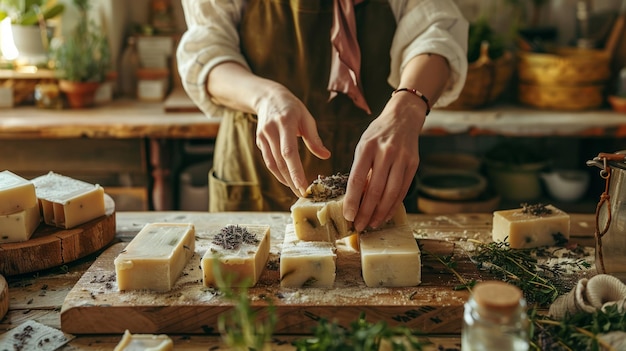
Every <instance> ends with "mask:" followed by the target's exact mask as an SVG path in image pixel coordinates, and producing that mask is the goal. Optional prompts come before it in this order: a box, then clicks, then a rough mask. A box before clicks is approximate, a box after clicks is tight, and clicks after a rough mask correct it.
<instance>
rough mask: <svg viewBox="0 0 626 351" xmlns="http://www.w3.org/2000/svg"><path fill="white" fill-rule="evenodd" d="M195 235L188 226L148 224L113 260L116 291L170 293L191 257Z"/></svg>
mask: <svg viewBox="0 0 626 351" xmlns="http://www.w3.org/2000/svg"><path fill="white" fill-rule="evenodd" d="M195 233H196V231H195V227H194V226H193V224H190V223H150V224H147V225H146V226H145V227H143V228H142V229H141V231H140V232H139V233H138V234H137V236H135V237H134V238H133V240H132V241H131V242H130V243H129V244H128V246H126V249H125V250H123V251H122V252H121V253H120V254H119V255H118V256H117V257H116V258H115V260H114V263H115V273H116V276H117V286H118V288H119V290H120V291H125V290H143V289H146V290H153V291H169V290H171V289H172V287H173V286H174V283H175V282H176V280H177V279H178V277H179V276H180V273H181V272H182V271H183V268H185V266H186V265H187V262H189V259H190V258H191V256H193V254H194V250H195V243H196V241H195Z"/></svg>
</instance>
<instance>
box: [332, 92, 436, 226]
mask: <svg viewBox="0 0 626 351" xmlns="http://www.w3.org/2000/svg"><path fill="white" fill-rule="evenodd" d="M425 114H426V106H425V105H424V103H423V101H420V100H419V98H417V97H416V96H414V95H412V94H408V93H402V94H396V95H395V96H394V97H392V98H391V99H390V100H389V102H388V103H387V105H386V106H385V109H384V110H383V112H382V113H381V114H380V116H378V117H377V118H376V119H375V120H374V121H373V122H372V123H371V124H370V125H369V126H368V128H367V129H366V130H365V132H364V133H363V135H362V136H361V139H360V140H359V143H358V144H357V146H356V150H355V154H354V162H353V164H352V169H351V170H350V176H349V178H348V188H347V191H346V197H345V199H344V209H343V214H344V217H345V218H346V219H347V220H349V221H353V222H354V227H355V230H357V231H358V232H360V231H363V230H365V229H366V228H367V227H371V228H377V227H379V226H380V225H381V224H383V223H384V222H385V221H388V220H390V219H391V218H392V216H393V214H394V213H395V211H396V210H397V208H398V206H400V204H401V203H402V201H403V200H404V197H405V196H406V194H407V191H408V190H409V187H410V185H411V183H412V182H413V177H414V176H415V172H416V171H417V167H418V164H419V150H418V147H419V146H418V144H419V143H418V139H419V133H420V131H421V129H422V125H423V123H424V119H425Z"/></svg>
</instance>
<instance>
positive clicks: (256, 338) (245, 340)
mask: <svg viewBox="0 0 626 351" xmlns="http://www.w3.org/2000/svg"><path fill="white" fill-rule="evenodd" d="M213 259H214V260H215V262H214V264H213V274H214V276H215V279H216V281H217V286H218V287H219V292H220V293H221V294H222V295H223V297H224V298H226V299H228V300H230V301H232V302H233V305H234V306H233V309H232V310H229V311H227V312H224V313H222V314H220V315H219V317H218V328H219V332H220V336H221V338H222V340H223V341H224V344H226V345H227V346H228V347H229V349H230V350H236V351H250V350H256V351H261V350H266V349H268V345H269V344H268V343H269V342H270V340H271V337H272V334H273V333H274V328H275V326H276V322H277V316H276V311H275V306H274V305H273V304H272V301H271V300H269V301H268V303H269V305H268V307H267V309H266V311H265V314H266V316H265V317H263V318H262V317H261V316H260V313H259V312H262V311H263V310H259V311H255V310H254V309H253V308H252V306H251V304H250V297H249V295H248V288H247V286H248V285H249V284H245V282H244V283H243V284H242V285H243V286H244V287H242V288H239V289H238V290H235V289H233V288H231V287H230V286H231V284H230V283H231V281H232V278H233V276H232V275H228V274H227V275H223V274H222V271H221V269H220V267H221V265H220V264H219V260H218V258H217V257H215V258H213Z"/></svg>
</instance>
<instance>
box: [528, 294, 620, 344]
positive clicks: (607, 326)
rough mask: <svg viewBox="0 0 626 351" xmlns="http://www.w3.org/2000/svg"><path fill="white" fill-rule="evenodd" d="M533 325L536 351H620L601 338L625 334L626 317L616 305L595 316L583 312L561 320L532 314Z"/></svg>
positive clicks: (533, 311) (533, 340)
mask: <svg viewBox="0 0 626 351" xmlns="http://www.w3.org/2000/svg"><path fill="white" fill-rule="evenodd" d="M529 317H530V320H531V321H532V322H533V328H532V330H531V340H532V343H531V349H532V350H535V351H544V350H545V351H548V350H550V351H552V350H554V351H569V350H589V351H600V350H605V351H617V350H616V349H615V348H614V347H612V346H611V344H610V343H609V342H607V341H606V340H603V339H602V337H601V335H602V334H607V333H611V332H626V314H624V313H623V312H622V311H620V310H619V308H618V306H617V305H612V306H607V307H605V308H604V309H599V310H596V311H595V312H593V313H587V312H584V311H580V312H577V313H574V314H569V315H566V316H565V317H564V318H563V319H562V320H559V321H556V320H552V319H550V318H549V317H547V316H543V315H540V314H538V313H537V310H536V309H531V310H530V311H529Z"/></svg>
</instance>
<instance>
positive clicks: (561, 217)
mask: <svg viewBox="0 0 626 351" xmlns="http://www.w3.org/2000/svg"><path fill="white" fill-rule="evenodd" d="M545 208H546V210H548V211H549V212H550V213H538V214H532V213H528V211H524V209H523V208H519V209H512V210H502V211H495V212H494V213H493V228H492V238H493V241H508V242H509V246H510V247H511V248H512V249H524V248H533V247H540V246H552V245H557V244H561V245H562V244H563V243H564V242H567V241H568V240H569V236H570V218H569V215H568V214H567V213H565V212H563V211H561V210H560V209H558V208H556V207H554V206H552V205H548V206H545Z"/></svg>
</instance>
